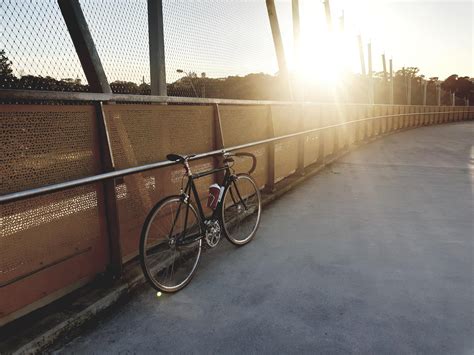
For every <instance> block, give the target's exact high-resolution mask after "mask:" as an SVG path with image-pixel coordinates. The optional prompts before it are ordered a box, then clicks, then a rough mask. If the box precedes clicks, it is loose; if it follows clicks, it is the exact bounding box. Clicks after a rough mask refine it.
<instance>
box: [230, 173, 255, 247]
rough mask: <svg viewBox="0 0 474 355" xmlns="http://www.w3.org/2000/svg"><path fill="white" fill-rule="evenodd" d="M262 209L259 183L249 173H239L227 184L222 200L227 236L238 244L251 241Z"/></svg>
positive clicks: (233, 242)
mask: <svg viewBox="0 0 474 355" xmlns="http://www.w3.org/2000/svg"><path fill="white" fill-rule="evenodd" d="M239 181H240V183H239ZM236 186H237V188H235V187H236ZM242 195H244V196H245V197H243V196H242ZM252 208H253V209H254V210H252ZM261 211H262V201H261V197H260V191H259V189H258V187H257V183H256V182H255V180H254V179H253V178H252V177H251V176H250V175H248V174H244V173H242V174H238V175H237V176H236V179H235V180H234V181H232V182H231V183H230V184H229V186H227V188H226V190H225V191H224V195H223V197H222V202H221V224H222V226H223V229H224V234H225V236H226V238H227V239H228V240H229V241H230V242H231V243H232V244H234V245H237V246H241V245H245V244H247V243H248V242H250V241H251V240H252V239H253V237H254V236H255V233H256V232H257V229H258V226H259V224H260V219H261Z"/></svg>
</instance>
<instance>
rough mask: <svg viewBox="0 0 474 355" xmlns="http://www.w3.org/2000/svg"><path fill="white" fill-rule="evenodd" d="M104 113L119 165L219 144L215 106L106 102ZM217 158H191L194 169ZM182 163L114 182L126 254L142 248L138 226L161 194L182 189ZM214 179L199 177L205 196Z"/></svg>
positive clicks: (158, 158) (122, 244) (201, 191)
mask: <svg viewBox="0 0 474 355" xmlns="http://www.w3.org/2000/svg"><path fill="white" fill-rule="evenodd" d="M104 113H105V117H106V121H107V125H108V128H109V134H110V140H111V148H112V154H113V158H114V162H115V166H116V168H117V169H123V168H128V167H134V166H139V165H143V164H147V163H151V162H155V161H160V160H165V159H166V155H167V154H169V153H177V154H190V153H202V152H207V151H211V150H213V149H214V146H215V132H216V130H215V128H216V127H215V119H214V109H213V107H212V106H165V105H133V106H132V105H108V106H104ZM214 166H215V162H214V159H213V158H207V159H203V160H200V161H196V162H192V163H191V168H192V169H193V172H199V171H203V170H206V169H211V168H213V167H214ZM183 176H184V168H183V167H182V166H181V165H174V166H170V167H165V168H163V169H155V170H150V171H147V172H144V173H139V174H134V175H130V176H126V177H124V178H123V179H122V181H121V182H120V183H118V184H117V187H116V198H117V205H118V211H119V221H120V232H121V233H120V234H121V246H122V256H123V258H124V260H129V259H130V258H131V257H133V256H135V255H136V254H137V251H138V242H139V237H140V231H141V227H142V224H143V221H144V220H145V217H146V215H147V214H148V212H149V211H150V209H151V208H152V207H153V206H154V204H156V203H157V202H158V201H159V200H161V199H162V198H163V197H165V196H168V195H174V194H177V193H179V190H180V186H181V182H182V181H183ZM214 182H215V177H214V176H212V175H210V176H206V177H203V178H201V179H199V180H196V186H197V189H198V192H199V195H200V198H201V199H203V200H204V199H205V198H206V196H207V189H208V186H209V185H211V184H212V183H214Z"/></svg>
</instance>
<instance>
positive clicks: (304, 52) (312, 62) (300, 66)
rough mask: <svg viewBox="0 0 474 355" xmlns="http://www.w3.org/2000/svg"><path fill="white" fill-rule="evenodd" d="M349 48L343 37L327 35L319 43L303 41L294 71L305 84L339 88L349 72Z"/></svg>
mask: <svg viewBox="0 0 474 355" xmlns="http://www.w3.org/2000/svg"><path fill="white" fill-rule="evenodd" d="M347 56H348V53H347V48H346V46H345V43H344V40H343V37H342V36H339V35H338V34H327V35H326V36H324V37H322V38H320V39H319V41H318V43H314V42H313V43H310V42H309V41H302V42H301V46H300V50H299V58H295V62H294V68H293V71H294V72H295V74H296V75H297V76H298V77H299V79H300V80H301V81H303V82H304V83H315V82H316V83H317V84H320V85H325V86H334V87H335V86H338V85H339V84H341V81H342V80H343V79H344V77H345V74H346V73H347V71H348V68H347Z"/></svg>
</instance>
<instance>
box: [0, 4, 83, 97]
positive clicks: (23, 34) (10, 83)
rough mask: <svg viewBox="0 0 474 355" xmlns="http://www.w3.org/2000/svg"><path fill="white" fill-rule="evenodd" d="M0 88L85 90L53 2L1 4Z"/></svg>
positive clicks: (72, 46)
mask: <svg viewBox="0 0 474 355" xmlns="http://www.w3.org/2000/svg"><path fill="white" fill-rule="evenodd" d="M0 18H1V19H2V21H1V25H0V26H1V31H0V88H3V89H33V90H56V91H87V90H88V88H87V80H86V78H85V75H84V72H83V70H82V67H81V63H80V61H79V58H78V57H77V54H76V51H75V49H74V45H73V43H72V40H71V37H70V36H69V33H68V31H67V28H66V24H65V22H64V20H63V18H62V15H61V11H60V9H59V6H58V3H57V1H54V0H29V1H22V0H2V1H0Z"/></svg>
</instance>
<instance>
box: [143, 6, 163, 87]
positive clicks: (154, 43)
mask: <svg viewBox="0 0 474 355" xmlns="http://www.w3.org/2000/svg"><path fill="white" fill-rule="evenodd" d="M147 4H148V41H149V50H150V81H151V94H152V95H158V96H166V95H167V89H166V65H165V36H164V22H163V4H162V0H148V2H147Z"/></svg>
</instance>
